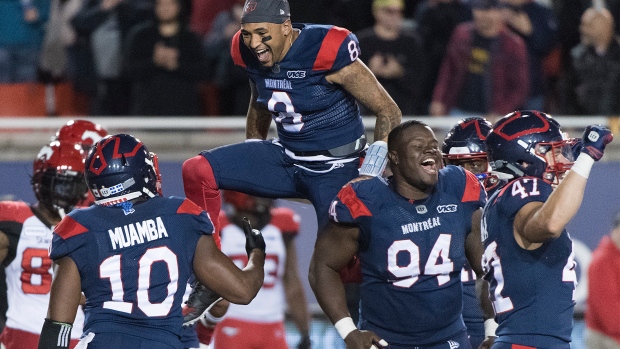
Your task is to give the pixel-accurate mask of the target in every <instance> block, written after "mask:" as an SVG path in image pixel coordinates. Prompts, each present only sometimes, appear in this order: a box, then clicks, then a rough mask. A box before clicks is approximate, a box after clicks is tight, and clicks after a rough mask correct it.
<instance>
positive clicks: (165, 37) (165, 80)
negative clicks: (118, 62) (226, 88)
mask: <svg viewBox="0 0 620 349" xmlns="http://www.w3.org/2000/svg"><path fill="white" fill-rule="evenodd" d="M125 48H126V52H125V61H124V74H125V75H126V76H127V78H128V79H130V80H131V81H132V98H131V100H132V101H131V114H133V115H143V116H148V115H176V116H188V115H189V116H192V115H200V105H199V90H198V82H199V81H200V80H203V79H205V78H206V62H205V60H204V56H203V55H202V45H201V44H200V40H199V39H198V37H197V36H196V34H194V33H192V32H191V31H190V30H189V27H187V20H186V12H185V9H184V7H183V1H182V0H155V20H154V21H153V22H147V23H144V24H143V25H140V26H137V27H135V28H134V30H133V31H132V32H131V33H130V34H129V36H128V38H127V42H126V46H125Z"/></svg>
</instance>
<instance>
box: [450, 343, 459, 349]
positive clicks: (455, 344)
mask: <svg viewBox="0 0 620 349" xmlns="http://www.w3.org/2000/svg"><path fill="white" fill-rule="evenodd" d="M448 345H449V346H450V349H456V348H458V347H460V346H461V345H460V344H459V342H455V341H448Z"/></svg>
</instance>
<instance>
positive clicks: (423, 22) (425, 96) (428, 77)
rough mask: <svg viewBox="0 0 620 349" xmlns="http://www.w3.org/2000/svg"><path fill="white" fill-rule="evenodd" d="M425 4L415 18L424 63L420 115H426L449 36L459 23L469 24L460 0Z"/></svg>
mask: <svg viewBox="0 0 620 349" xmlns="http://www.w3.org/2000/svg"><path fill="white" fill-rule="evenodd" d="M424 5H426V6H421V9H420V10H419V13H418V14H417V16H416V17H417V23H418V26H417V32H418V33H419V34H420V37H421V39H422V47H423V50H424V54H425V56H426V62H427V65H426V70H425V71H424V79H423V81H422V87H421V97H420V98H421V108H422V111H421V113H422V114H425V115H426V114H428V113H429V111H428V107H429V104H430V102H431V99H432V97H433V88H434V87H435V83H436V82H437V75H438V74H439V68H440V67H441V62H442V61H443V58H444V55H445V53H446V47H447V46H448V42H449V41H450V36H451V35H452V32H453V31H454V28H456V26H457V25H458V24H460V23H463V22H468V21H471V8H470V7H469V5H466V4H464V3H463V2H462V1H461V0H430V1H427V2H426V3H424Z"/></svg>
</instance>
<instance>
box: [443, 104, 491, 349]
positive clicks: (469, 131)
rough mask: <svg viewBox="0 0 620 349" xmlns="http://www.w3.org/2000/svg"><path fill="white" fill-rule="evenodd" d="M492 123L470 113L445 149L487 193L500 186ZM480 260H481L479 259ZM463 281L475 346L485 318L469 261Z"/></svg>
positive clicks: (453, 130) (449, 161)
mask: <svg viewBox="0 0 620 349" xmlns="http://www.w3.org/2000/svg"><path fill="white" fill-rule="evenodd" d="M491 127H492V125H491V123H490V122H489V121H487V120H486V119H485V118H482V117H477V116H474V117H468V118H465V119H463V120H460V121H459V122H458V123H456V124H455V125H454V126H453V127H452V128H451V129H450V131H448V133H447V134H446V137H445V138H444V141H443V144H442V146H441V152H442V156H443V162H444V164H445V165H455V166H461V167H463V168H465V169H466V170H468V171H470V172H471V173H473V174H474V175H476V177H478V179H479V180H480V182H481V183H482V184H483V185H484V188H485V190H486V192H487V196H490V195H491V194H492V193H493V191H494V190H495V189H496V188H498V187H499V183H500V180H499V178H498V176H497V175H495V174H491V173H490V167H489V161H488V160H487V147H486V145H485V144H484V141H485V139H486V138H487V135H488V134H489V132H490V131H491ZM478 262H479V261H478ZM461 281H462V283H463V321H465V327H467V334H468V335H469V341H470V342H471V347H472V348H478V347H479V346H480V344H481V343H482V341H483V340H484V339H485V337H486V335H485V325H484V323H485V320H484V316H483V313H482V309H481V307H480V301H479V298H478V296H477V294H476V274H475V273H474V271H473V270H472V268H471V266H470V265H469V263H468V262H467V261H465V265H464V266H463V270H462V271H461ZM486 327H487V332H488V333H487V334H488V335H492V334H493V333H491V332H490V331H493V330H494V329H495V327H497V324H496V323H495V321H494V320H493V319H489V320H488V322H487V323H486Z"/></svg>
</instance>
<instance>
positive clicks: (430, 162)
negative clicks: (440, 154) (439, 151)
mask: <svg viewBox="0 0 620 349" xmlns="http://www.w3.org/2000/svg"><path fill="white" fill-rule="evenodd" d="M422 168H423V169H424V171H426V173H429V174H436V173H437V163H436V162H435V159H431V158H428V159H424V161H422Z"/></svg>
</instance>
